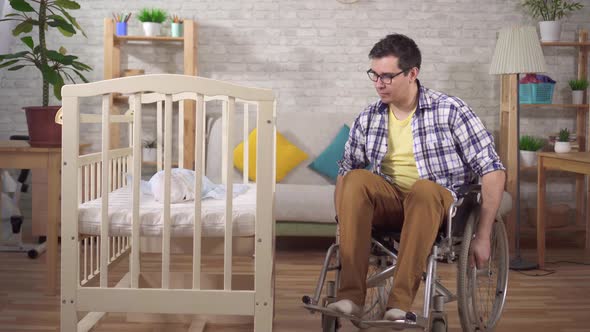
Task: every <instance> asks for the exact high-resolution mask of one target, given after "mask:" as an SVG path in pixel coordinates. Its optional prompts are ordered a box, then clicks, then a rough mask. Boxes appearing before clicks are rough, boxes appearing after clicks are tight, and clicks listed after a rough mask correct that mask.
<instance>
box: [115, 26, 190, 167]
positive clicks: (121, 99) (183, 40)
mask: <svg viewBox="0 0 590 332" xmlns="http://www.w3.org/2000/svg"><path fill="white" fill-rule="evenodd" d="M183 28H184V35H183V37H166V36H156V37H147V36H117V35H115V22H114V20H113V19H110V18H105V20H104V79H111V78H117V77H120V76H121V47H124V46H125V45H126V44H129V43H136V42H142V43H145V42H148V43H149V44H148V46H149V47H156V46H160V45H159V44H162V45H164V46H167V45H175V44H179V45H181V46H182V47H183V54H184V57H183V60H184V63H183V74H184V75H197V24H196V23H195V22H194V21H192V20H185V21H184V27H183ZM125 103H127V97H125V96H112V97H111V107H110V109H111V113H112V114H120V113H121V111H125V110H124V109H122V108H121V106H120V105H123V104H125ZM184 110H185V112H184V147H185V152H184V154H183V156H184V162H183V163H184V165H193V164H194V151H195V148H194V146H195V112H194V110H195V102H194V101H192V100H185V101H184ZM191 110H192V111H191ZM119 137H120V132H119V127H118V126H117V125H111V148H116V147H117V145H118V142H119Z"/></svg>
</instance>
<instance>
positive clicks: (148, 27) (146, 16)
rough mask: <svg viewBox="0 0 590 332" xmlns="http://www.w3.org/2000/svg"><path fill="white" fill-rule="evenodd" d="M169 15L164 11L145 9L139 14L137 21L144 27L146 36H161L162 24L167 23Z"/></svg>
mask: <svg viewBox="0 0 590 332" xmlns="http://www.w3.org/2000/svg"><path fill="white" fill-rule="evenodd" d="M166 18H168V14H167V13H166V11H164V10H163V9H157V8H143V9H141V10H140V11H139V13H138V14H137V19H138V20H139V21H140V22H141V23H142V25H143V32H144V33H145V35H146V36H159V35H160V30H161V28H162V23H164V22H165V21H166Z"/></svg>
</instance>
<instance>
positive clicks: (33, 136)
mask: <svg viewBox="0 0 590 332" xmlns="http://www.w3.org/2000/svg"><path fill="white" fill-rule="evenodd" d="M10 6H11V7H12V8H13V9H14V13H12V14H8V15H6V17H5V18H4V19H1V20H0V22H2V21H15V22H18V24H17V25H16V27H15V28H14V29H13V30H12V34H13V35H14V36H15V37H18V36H21V37H20V41H21V42H22V43H23V46H24V50H22V51H18V52H16V53H12V54H0V68H7V69H8V70H9V71H15V70H20V69H23V68H28V67H35V68H37V69H38V70H39V71H40V73H41V76H42V81H43V84H42V89H41V93H42V106H31V107H23V109H24V110H25V113H26V117H27V125H28V128H29V139H30V140H29V142H30V144H31V145H33V146H60V145H61V126H59V125H58V124H56V123H55V114H56V113H57V111H58V110H59V109H60V106H49V86H50V85H51V86H52V87H53V94H54V95H55V97H56V98H57V99H58V100H61V88H62V86H63V85H64V80H65V79H68V80H69V81H71V82H72V83H75V80H74V77H76V76H77V77H78V78H80V79H81V80H82V81H84V82H88V80H87V79H86V78H85V77H84V75H83V74H82V72H84V71H90V70H92V68H91V67H90V66H88V65H86V64H84V63H82V62H80V61H78V57H77V56H75V55H71V54H68V53H67V50H66V49H65V48H64V47H60V48H59V49H57V50H53V49H48V48H47V44H46V34H47V33H48V32H49V31H50V29H53V28H55V29H57V30H58V31H59V32H61V34H62V35H64V36H66V37H71V36H73V35H74V34H76V33H77V32H78V31H79V32H81V33H82V34H83V35H84V36H86V34H85V33H84V30H82V28H81V27H80V25H79V24H78V22H77V21H76V19H75V18H74V17H72V15H71V14H70V13H69V10H75V9H80V5H79V4H78V3H77V2H76V1H72V0H10ZM39 27H42V28H39Z"/></svg>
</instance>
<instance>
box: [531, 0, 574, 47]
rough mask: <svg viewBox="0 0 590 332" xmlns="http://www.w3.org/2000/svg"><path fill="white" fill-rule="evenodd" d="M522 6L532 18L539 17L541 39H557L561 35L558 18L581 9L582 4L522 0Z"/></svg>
mask: <svg viewBox="0 0 590 332" xmlns="http://www.w3.org/2000/svg"><path fill="white" fill-rule="evenodd" d="M522 6H523V7H524V8H525V9H526V10H528V12H529V13H530V14H531V16H532V17H533V18H539V19H541V20H542V21H541V22H539V28H540V30H541V40H542V41H558V40H559V38H560V35H561V23H560V22H559V20H560V19H562V18H563V17H565V16H567V15H569V14H571V13H572V12H575V11H577V10H580V9H582V7H584V5H582V4H581V3H579V2H575V1H567V0H524V1H523V3H522Z"/></svg>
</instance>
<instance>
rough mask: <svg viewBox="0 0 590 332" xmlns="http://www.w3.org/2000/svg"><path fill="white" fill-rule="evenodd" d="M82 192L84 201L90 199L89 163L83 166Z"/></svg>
mask: <svg viewBox="0 0 590 332" xmlns="http://www.w3.org/2000/svg"><path fill="white" fill-rule="evenodd" d="M84 191H85V192H86V193H85V194H84V197H85V199H84V200H85V201H89V200H91V198H90V165H87V166H84Z"/></svg>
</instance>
